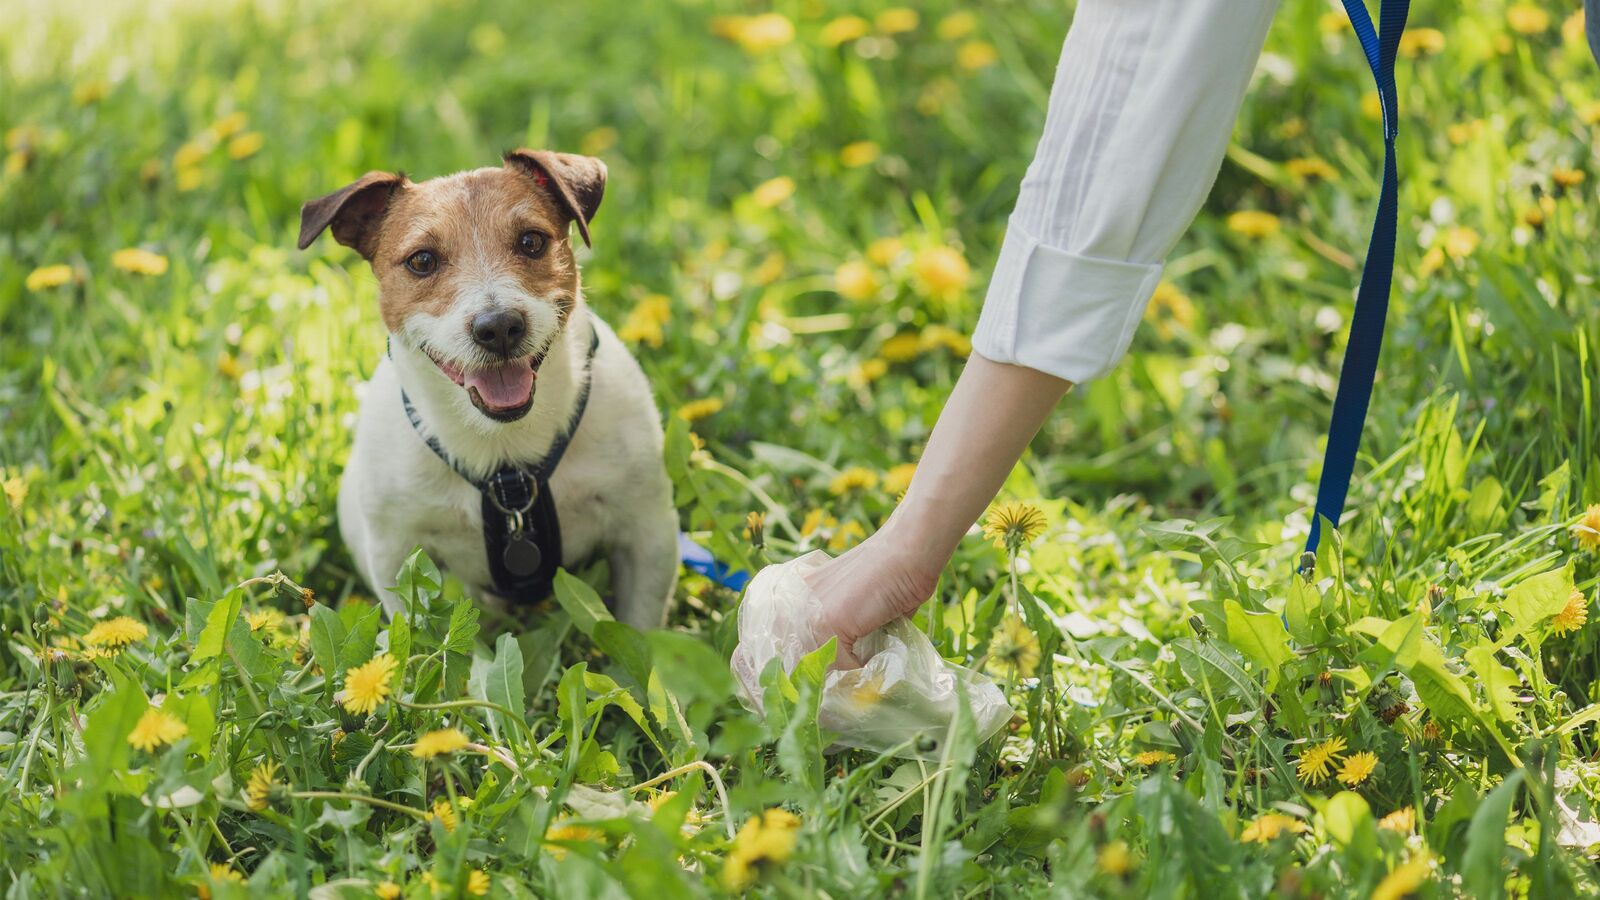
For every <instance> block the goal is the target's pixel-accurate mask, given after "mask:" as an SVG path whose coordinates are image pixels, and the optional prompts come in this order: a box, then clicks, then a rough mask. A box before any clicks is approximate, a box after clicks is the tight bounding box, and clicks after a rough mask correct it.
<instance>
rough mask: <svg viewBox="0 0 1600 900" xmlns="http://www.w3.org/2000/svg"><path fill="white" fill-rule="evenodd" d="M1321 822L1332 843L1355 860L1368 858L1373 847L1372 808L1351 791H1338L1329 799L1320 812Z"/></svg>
mask: <svg viewBox="0 0 1600 900" xmlns="http://www.w3.org/2000/svg"><path fill="white" fill-rule="evenodd" d="M1322 822H1323V825H1324V826H1326V827H1327V829H1328V836H1329V837H1331V838H1333V840H1334V843H1337V844H1338V845H1340V846H1341V847H1343V848H1345V849H1346V850H1350V851H1353V853H1352V855H1353V856H1355V857H1358V858H1359V857H1362V856H1366V855H1370V854H1371V852H1372V851H1373V850H1374V848H1375V847H1376V846H1377V843H1378V833H1377V829H1376V828H1375V827H1374V826H1373V824H1372V808H1371V807H1369V806H1368V805H1367V801H1366V800H1364V799H1362V797H1361V795H1360V794H1357V793H1355V792H1354V791H1340V792H1339V793H1337V794H1334V795H1333V796H1332V797H1331V798H1329V800H1328V805H1327V806H1326V807H1324V808H1323V810H1322Z"/></svg>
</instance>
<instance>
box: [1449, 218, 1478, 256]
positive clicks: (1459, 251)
mask: <svg viewBox="0 0 1600 900" xmlns="http://www.w3.org/2000/svg"><path fill="white" fill-rule="evenodd" d="M1478 240H1479V239H1478V233H1477V232H1476V231H1473V230H1472V229H1471V228H1468V227H1466V226H1465V225H1458V226H1456V227H1455V228H1452V229H1450V230H1449V231H1446V232H1445V233H1444V252H1445V253H1448V254H1449V255H1450V258H1451V259H1457V260H1460V259H1466V258H1467V257H1469V256H1471V255H1472V251H1474V250H1476V249H1478Z"/></svg>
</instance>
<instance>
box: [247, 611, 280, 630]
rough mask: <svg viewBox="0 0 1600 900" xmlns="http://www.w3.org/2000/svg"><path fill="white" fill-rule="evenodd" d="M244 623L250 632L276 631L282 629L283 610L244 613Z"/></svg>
mask: <svg viewBox="0 0 1600 900" xmlns="http://www.w3.org/2000/svg"><path fill="white" fill-rule="evenodd" d="M244 621H245V624H247V625H249V626H250V630H251V631H277V630H278V629H279V628H282V627H283V623H284V621H285V618H284V615H283V610H280V609H271V608H268V609H262V610H256V611H254V612H247V613H245V614H244Z"/></svg>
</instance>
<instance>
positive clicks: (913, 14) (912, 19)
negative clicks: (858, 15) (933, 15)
mask: <svg viewBox="0 0 1600 900" xmlns="http://www.w3.org/2000/svg"><path fill="white" fill-rule="evenodd" d="M876 22H877V25H878V30H879V31H881V32H883V33H884V34H904V33H905V32H907V31H915V30H916V27H917V25H918V24H920V23H921V22H922V17H921V16H919V15H918V14H917V11H916V10H914V9H912V8H910V7H909V6H896V7H893V8H890V9H886V10H884V11H883V12H881V13H878V18H877V19H876Z"/></svg>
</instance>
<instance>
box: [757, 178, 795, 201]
mask: <svg viewBox="0 0 1600 900" xmlns="http://www.w3.org/2000/svg"><path fill="white" fill-rule="evenodd" d="M792 196H794V179H793V178H790V177H789V176H787V175H779V176H778V177H777V178H769V179H767V180H766V181H763V182H761V183H760V184H758V185H756V187H755V190H753V191H751V192H750V198H751V199H752V200H754V201H755V202H756V205H757V206H760V207H763V208H765V209H771V208H773V207H774V206H777V205H778V204H780V203H782V202H783V201H785V200H787V199H789V198H790V197H792Z"/></svg>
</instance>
